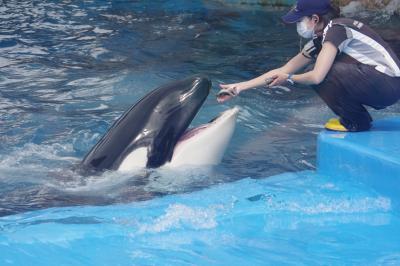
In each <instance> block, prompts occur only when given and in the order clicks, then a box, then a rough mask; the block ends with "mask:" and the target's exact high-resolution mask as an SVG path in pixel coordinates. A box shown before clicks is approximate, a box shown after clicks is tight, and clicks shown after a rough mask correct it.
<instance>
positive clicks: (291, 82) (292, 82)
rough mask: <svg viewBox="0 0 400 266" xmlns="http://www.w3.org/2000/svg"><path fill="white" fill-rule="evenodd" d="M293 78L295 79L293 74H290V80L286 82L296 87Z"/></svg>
mask: <svg viewBox="0 0 400 266" xmlns="http://www.w3.org/2000/svg"><path fill="white" fill-rule="evenodd" d="M292 77H293V74H289V75H288V78H287V79H286V81H287V82H289V83H290V85H294V81H293V79H292Z"/></svg>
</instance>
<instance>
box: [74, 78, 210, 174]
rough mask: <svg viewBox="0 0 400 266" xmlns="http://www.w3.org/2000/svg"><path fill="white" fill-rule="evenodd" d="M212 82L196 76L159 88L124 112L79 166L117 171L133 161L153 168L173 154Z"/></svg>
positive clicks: (168, 159)
mask: <svg viewBox="0 0 400 266" xmlns="http://www.w3.org/2000/svg"><path fill="white" fill-rule="evenodd" d="M210 88H211V81H210V80H209V79H207V78H205V77H201V76H195V77H190V78H187V79H184V80H180V81H176V82H172V83H169V84H166V85H164V86H161V87H159V88H157V89H155V90H153V91H151V92H150V93H149V94H147V95H146V96H144V97H143V98H142V99H141V100H140V101H139V102H138V103H136V104H135V105H133V106H132V107H131V108H130V109H129V110H127V111H126V112H125V113H124V114H123V115H122V116H121V117H120V118H119V119H118V120H117V121H116V122H115V123H114V124H113V126H112V127H111V128H110V129H109V130H108V131H107V133H106V134H105V135H104V136H103V137H102V138H101V140H100V141H99V142H98V143H97V144H96V145H95V146H94V147H93V148H92V150H91V151H90V152H89V153H88V154H87V155H86V157H85V158H84V159H83V161H82V165H83V166H85V167H89V168H94V169H97V170H105V169H114V170H116V169H119V168H120V166H121V165H123V164H126V163H128V164H129V163H130V162H131V161H135V162H136V163H139V164H140V163H142V164H144V165H143V166H146V167H150V168H155V167H159V166H161V165H163V164H164V163H166V162H167V161H170V160H171V158H172V154H173V150H174V147H175V145H176V143H177V142H178V140H179V139H180V137H181V136H182V135H183V134H184V132H185V131H186V129H187V128H188V127H189V125H190V123H191V122H192V120H193V118H194V117H195V116H196V114H197V112H198V111H199V109H200V108H201V106H202V105H203V103H204V101H205V100H206V98H207V96H208V94H209V92H210Z"/></svg>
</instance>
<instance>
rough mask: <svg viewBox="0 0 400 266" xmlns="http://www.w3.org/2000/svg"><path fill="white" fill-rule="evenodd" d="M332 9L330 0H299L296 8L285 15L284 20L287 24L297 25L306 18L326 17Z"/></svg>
mask: <svg viewBox="0 0 400 266" xmlns="http://www.w3.org/2000/svg"><path fill="white" fill-rule="evenodd" d="M330 9H331V1H330V0H298V1H297V4H296V6H295V7H294V8H293V9H292V10H290V11H289V13H287V14H286V15H284V16H283V17H282V20H283V21H284V22H285V23H296V22H299V21H300V20H301V19H302V18H303V17H305V16H312V15H313V14H317V15H325V14H326V13H328V12H329V10H330Z"/></svg>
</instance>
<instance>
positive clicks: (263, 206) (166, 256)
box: [0, 171, 400, 265]
mask: <svg viewBox="0 0 400 266" xmlns="http://www.w3.org/2000/svg"><path fill="white" fill-rule="evenodd" d="M399 228H400V216H399V212H398V210H394V209H393V207H392V204H391V200H390V199H388V198H386V197H383V196H381V195H378V194H377V193H376V192H374V191H372V190H371V189H370V188H368V187H366V186H363V185H362V184H359V183H357V182H355V181H354V180H353V181H351V180H344V179H339V178H335V179H332V178H329V177H326V176H318V175H315V174H314V173H313V172H309V171H306V172H302V173H299V174H285V175H281V176H275V177H272V178H268V179H259V180H254V179H250V178H245V179H242V180H240V181H236V182H234V183H228V184H220V185H216V186H213V187H212V188H210V189H205V190H202V191H198V192H193V193H188V194H179V195H170V196H166V197H162V198H158V199H154V200H150V201H145V202H136V203H130V204H126V205H114V206H106V207H75V208H54V209H49V210H44V211H37V212H33V213H25V214H20V215H16V216H8V217H3V218H1V219H0V232H1V234H0V260H1V261H2V264H4V265H8V264H11V265H12V264H14V265H25V264H26V262H27V261H29V263H30V265H54V264H60V265H110V264H112V265H321V264H322V265H350V264H351V265H398V264H399V263H400V253H399V250H400V242H399V239H400V231H399Z"/></svg>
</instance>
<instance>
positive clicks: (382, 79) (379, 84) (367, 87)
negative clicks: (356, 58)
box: [313, 62, 400, 131]
mask: <svg viewBox="0 0 400 266" xmlns="http://www.w3.org/2000/svg"><path fill="white" fill-rule="evenodd" d="M313 88H314V89H315V91H316V92H317V93H318V95H319V96H320V97H321V98H322V99H323V100H324V101H325V103H326V104H327V105H328V106H329V108H330V109H331V110H332V111H333V112H334V113H335V114H336V115H338V116H339V117H340V121H341V123H342V125H343V126H344V127H346V128H347V129H348V130H349V131H364V130H368V129H370V127H371V122H372V118H371V116H370V114H369V113H368V111H367V110H366V109H365V107H364V105H367V106H371V107H373V108H375V109H383V108H385V107H388V106H390V105H392V104H394V103H396V102H397V101H398V100H399V99H400V78H398V77H396V78H395V77H390V76H388V75H385V74H383V73H380V72H379V71H377V70H375V68H374V67H372V66H368V65H364V64H346V63H340V62H337V63H334V64H333V66H332V68H331V70H330V71H329V73H328V75H327V76H326V78H325V80H324V81H323V82H322V83H320V84H318V85H315V86H313Z"/></svg>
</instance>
